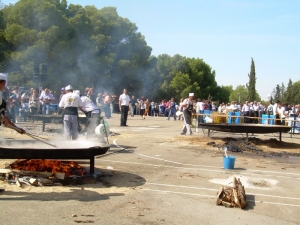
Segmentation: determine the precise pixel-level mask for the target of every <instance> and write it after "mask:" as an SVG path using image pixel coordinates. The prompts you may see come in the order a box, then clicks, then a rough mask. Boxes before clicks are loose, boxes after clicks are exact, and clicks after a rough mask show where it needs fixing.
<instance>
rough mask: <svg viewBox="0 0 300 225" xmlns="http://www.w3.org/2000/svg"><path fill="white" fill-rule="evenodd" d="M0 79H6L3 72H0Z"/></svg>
mask: <svg viewBox="0 0 300 225" xmlns="http://www.w3.org/2000/svg"><path fill="white" fill-rule="evenodd" d="M0 80H5V81H6V76H5V75H4V74H3V73H0Z"/></svg>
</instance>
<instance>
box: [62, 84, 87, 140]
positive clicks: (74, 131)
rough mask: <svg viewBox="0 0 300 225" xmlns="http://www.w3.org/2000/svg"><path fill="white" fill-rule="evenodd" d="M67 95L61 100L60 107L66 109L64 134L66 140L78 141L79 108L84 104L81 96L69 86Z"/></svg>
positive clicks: (66, 89)
mask: <svg viewBox="0 0 300 225" xmlns="http://www.w3.org/2000/svg"><path fill="white" fill-rule="evenodd" d="M65 91H66V94H65V95H64V96H63V97H62V98H61V100H60V102H59V107H60V108H63V109H64V113H63V114H64V118H63V120H64V133H65V137H66V139H67V140H68V139H70V138H71V137H72V140H76V139H77V138H78V108H82V106H83V104H82V101H81V99H80V96H79V95H78V94H76V93H73V88H72V86H71V85H68V86H67V87H66V88H65Z"/></svg>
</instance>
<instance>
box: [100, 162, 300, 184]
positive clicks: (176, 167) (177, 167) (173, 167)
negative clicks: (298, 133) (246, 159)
mask: <svg viewBox="0 0 300 225" xmlns="http://www.w3.org/2000/svg"><path fill="white" fill-rule="evenodd" d="M99 159H100V160H102V161H105V162H114V163H122V164H134V165H142V166H154V167H164V168H171V169H186V170H196V171H209V172H217V173H229V174H230V175H234V174H237V171H229V170H223V169H222V170H211V169H203V168H189V167H181V166H165V165H157V164H150V163H136V162H124V161H117V160H106V159H101V158H99ZM99 159H97V160H99ZM245 174H246V175H251V176H256V177H257V176H258V175H259V176H267V177H279V176H276V175H265V174H253V173H244V172H240V173H239V175H245ZM280 177H282V178H289V179H294V180H295V179H296V180H300V178H295V177H285V176H280Z"/></svg>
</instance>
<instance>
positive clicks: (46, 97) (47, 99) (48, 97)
mask: <svg viewBox="0 0 300 225" xmlns="http://www.w3.org/2000/svg"><path fill="white" fill-rule="evenodd" d="M40 100H41V101H42V104H43V105H42V113H43V114H46V115H49V113H50V111H49V109H50V104H51V102H53V101H54V100H55V99H54V96H53V95H52V94H51V93H50V90H49V89H48V88H46V89H45V91H44V92H42V94H41V97H40Z"/></svg>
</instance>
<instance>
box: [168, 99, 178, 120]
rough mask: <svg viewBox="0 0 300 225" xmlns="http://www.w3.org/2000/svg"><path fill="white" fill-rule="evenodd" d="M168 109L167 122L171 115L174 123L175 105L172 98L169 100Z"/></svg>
mask: <svg viewBox="0 0 300 225" xmlns="http://www.w3.org/2000/svg"><path fill="white" fill-rule="evenodd" d="M169 108H170V111H169V115H168V120H170V117H171V115H173V117H174V120H175V121H176V103H175V101H174V98H171V102H170V106H169Z"/></svg>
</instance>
